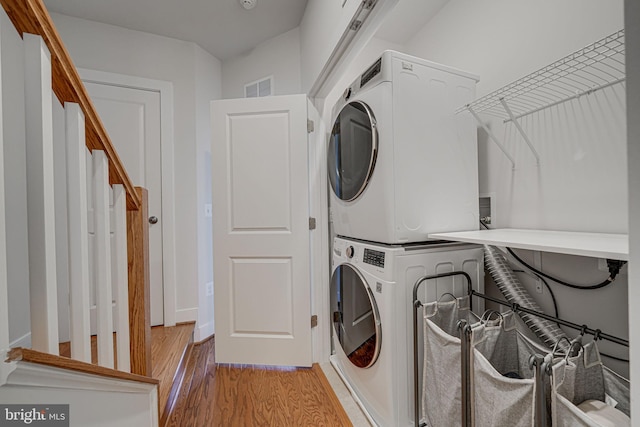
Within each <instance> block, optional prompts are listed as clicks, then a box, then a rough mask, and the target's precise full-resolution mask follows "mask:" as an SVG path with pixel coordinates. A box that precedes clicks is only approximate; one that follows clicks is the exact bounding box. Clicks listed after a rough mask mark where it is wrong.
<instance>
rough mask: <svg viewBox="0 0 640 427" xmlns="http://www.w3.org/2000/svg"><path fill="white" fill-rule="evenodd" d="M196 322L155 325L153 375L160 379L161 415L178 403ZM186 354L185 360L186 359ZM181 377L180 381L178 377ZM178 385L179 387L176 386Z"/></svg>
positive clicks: (152, 330)
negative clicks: (175, 400)
mask: <svg viewBox="0 0 640 427" xmlns="http://www.w3.org/2000/svg"><path fill="white" fill-rule="evenodd" d="M194 327H195V324H194V323H185V324H181V325H176V326H171V327H164V326H154V327H153V328H151V372H152V375H151V376H152V377H153V378H155V379H157V380H160V386H159V387H158V402H160V419H161V421H164V419H165V416H166V415H168V412H169V411H170V410H171V407H172V406H173V404H174V399H175V394H176V393H177V392H178V390H179V387H180V384H181V381H180V380H181V378H179V377H180V376H181V375H182V374H183V372H180V371H179V369H180V366H181V364H182V363H185V365H186V361H187V360H188V358H189V354H188V352H189V351H190V350H191V349H190V348H189V347H188V345H189V344H190V343H192V342H193V329H194ZM183 358H184V360H183ZM176 380H177V381H176ZM174 385H175V388H174Z"/></svg>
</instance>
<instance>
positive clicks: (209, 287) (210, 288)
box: [207, 282, 213, 297]
mask: <svg viewBox="0 0 640 427" xmlns="http://www.w3.org/2000/svg"><path fill="white" fill-rule="evenodd" d="M207 296H208V297H210V296H213V282H209V283H207Z"/></svg>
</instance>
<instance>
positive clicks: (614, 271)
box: [480, 220, 626, 291]
mask: <svg viewBox="0 0 640 427" xmlns="http://www.w3.org/2000/svg"><path fill="white" fill-rule="evenodd" d="M480 224H481V225H482V226H483V227H484V228H486V229H489V227H488V226H487V224H485V222H484V221H482V220H481V221H480ZM507 250H508V251H509V253H510V254H511V256H513V257H514V258H515V259H516V260H517V261H518V262H519V263H520V264H522V265H524V266H525V267H527V268H528V269H529V270H531V271H532V272H534V273H536V274H537V275H539V276H542V277H546V278H547V279H549V280H553V281H554V282H556V283H558V284H560V285H563V286H566V287H568V288H572V289H579V290H585V291H587V290H594V289H600V288H604V287H605V286H608V285H609V284H611V283H612V282H613V281H614V280H615V278H616V276H617V275H618V273H619V272H620V269H622V267H623V266H624V265H625V264H626V261H618V260H610V259H608V260H607V266H608V267H609V277H608V278H607V279H606V280H604V281H603V282H601V283H598V284H596V285H586V286H585V285H574V284H572V283H568V282H565V281H564V280H561V279H557V278H555V277H552V276H550V275H548V274H546V273H544V272H542V271H540V270H538V269H537V268H535V267H533V266H531V265H529V264H528V263H527V262H525V261H524V260H523V259H522V258H520V257H519V256H518V255H516V253H515V252H514V251H513V249H511V248H507Z"/></svg>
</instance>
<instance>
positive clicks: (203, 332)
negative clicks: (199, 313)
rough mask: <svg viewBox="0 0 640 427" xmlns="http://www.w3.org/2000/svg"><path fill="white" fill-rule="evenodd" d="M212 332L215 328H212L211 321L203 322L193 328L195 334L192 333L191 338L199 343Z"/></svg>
mask: <svg viewBox="0 0 640 427" xmlns="http://www.w3.org/2000/svg"><path fill="white" fill-rule="evenodd" d="M214 332H215V328H214V324H213V322H208V323H205V324H204V325H202V326H199V327H198V328H197V329H196V330H195V334H194V335H195V336H194V338H193V340H194V341H195V342H197V343H200V342H202V341H205V340H206V339H207V338H209V337H210V336H212V335H213V333H214Z"/></svg>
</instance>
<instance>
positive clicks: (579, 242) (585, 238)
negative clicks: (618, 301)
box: [429, 228, 629, 261]
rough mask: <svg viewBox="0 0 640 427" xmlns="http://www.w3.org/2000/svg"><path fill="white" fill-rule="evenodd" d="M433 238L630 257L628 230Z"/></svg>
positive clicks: (518, 231)
mask: <svg viewBox="0 0 640 427" xmlns="http://www.w3.org/2000/svg"><path fill="white" fill-rule="evenodd" d="M429 238H431V239H442V240H451V241H457V242H468V243H479V244H486V245H493V246H506V247H510V248H519V249H529V250H534V251H542V252H555V253H561V254H569V255H581V256H590V257H596V258H610V259H619V260H625V261H627V260H628V259H629V237H628V236H627V235H626V234H607V233H582V232H574V231H549V230H524V229H516V228H502V229H492V230H475V231H459V232H453V233H433V234H429Z"/></svg>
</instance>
